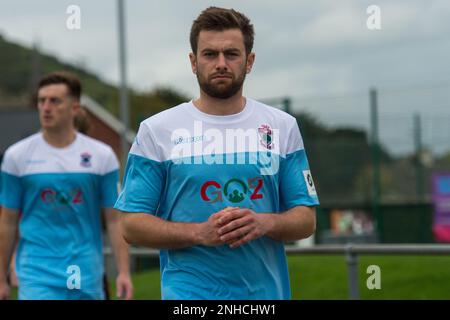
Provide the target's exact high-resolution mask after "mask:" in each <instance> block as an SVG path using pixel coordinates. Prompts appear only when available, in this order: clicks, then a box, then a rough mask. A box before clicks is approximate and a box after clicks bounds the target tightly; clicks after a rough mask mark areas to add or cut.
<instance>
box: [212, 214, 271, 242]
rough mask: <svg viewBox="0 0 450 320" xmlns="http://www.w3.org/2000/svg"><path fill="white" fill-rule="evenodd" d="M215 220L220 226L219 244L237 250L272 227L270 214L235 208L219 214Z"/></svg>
mask: <svg viewBox="0 0 450 320" xmlns="http://www.w3.org/2000/svg"><path fill="white" fill-rule="evenodd" d="M215 219H216V220H217V222H218V225H219V226H220V227H219V229H218V236H219V240H220V241H221V242H224V243H227V244H229V245H230V247H231V248H237V247H239V246H241V245H243V244H245V243H247V242H249V241H251V240H254V239H257V238H259V237H262V236H264V235H265V234H267V232H269V230H270V229H271V227H272V225H273V220H272V219H271V215H270V214H264V213H259V214H257V213H255V212H254V211H253V210H250V209H240V208H235V209H234V210H230V211H226V212H223V211H221V212H219V213H217V214H216V216H215Z"/></svg>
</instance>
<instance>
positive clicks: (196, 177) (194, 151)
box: [115, 7, 319, 299]
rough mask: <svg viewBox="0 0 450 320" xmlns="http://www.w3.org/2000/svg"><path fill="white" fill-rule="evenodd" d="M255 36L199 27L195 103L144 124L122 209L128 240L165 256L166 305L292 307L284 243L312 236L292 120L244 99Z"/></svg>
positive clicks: (304, 169) (239, 22)
mask: <svg viewBox="0 0 450 320" xmlns="http://www.w3.org/2000/svg"><path fill="white" fill-rule="evenodd" d="M253 38H254V30H253V26H252V24H251V23H250V21H249V19H248V18H247V17H246V16H245V15H243V14H242V13H240V12H237V11H235V10H228V9H222V8H217V7H210V8H208V9H206V10H204V11H203V12H202V13H201V14H200V15H199V17H198V18H197V19H196V20H195V21H194V23H193V25H192V29H191V35H190V42H191V48H192V53H190V55H189V58H190V63H191V67H192V71H193V73H194V74H195V75H196V77H197V80H198V83H199V87H200V96H199V98H197V99H195V100H192V101H189V102H186V103H183V104H180V105H178V106H175V107H173V108H171V109H168V110H165V111H163V112H161V113H159V114H156V115H154V116H152V117H150V118H148V119H146V120H145V121H143V122H142V123H141V125H140V128H139V131H138V134H137V137H136V140H135V142H134V143H133V146H132V148H131V150H130V153H129V156H128V162H127V167H126V175H125V178H124V183H123V189H122V193H121V194H120V195H119V199H118V201H117V203H116V205H115V207H116V208H117V209H119V210H121V211H123V212H124V213H125V214H124V215H123V218H122V223H123V230H124V236H125V239H126V240H127V241H128V242H129V243H132V244H136V245H141V246H147V247H151V248H158V249H161V251H160V264H161V290H162V298H163V299H289V298H290V283H289V275H288V268H287V262H286V256H285V252H284V245H283V243H284V242H286V241H294V240H298V239H302V238H307V237H309V236H310V235H311V234H313V232H314V230H315V224H316V218H315V208H314V207H315V206H317V205H318V203H319V202H318V197H317V193H316V190H315V188H314V184H313V180H312V177H311V173H310V171H309V166H308V161H307V157H306V153H305V150H304V147H303V141H302V138H301V135H300V131H299V128H298V125H297V122H296V119H295V118H294V117H292V116H290V115H289V114H287V113H285V112H283V111H281V110H279V109H276V108H273V107H270V106H267V105H265V104H263V103H260V102H258V101H255V100H253V99H250V98H248V97H244V96H243V83H244V80H245V77H246V74H248V73H250V71H251V69H252V67H253V63H254V61H255V54H254V53H253V52H252V48H253Z"/></svg>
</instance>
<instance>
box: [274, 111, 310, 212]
mask: <svg viewBox="0 0 450 320" xmlns="http://www.w3.org/2000/svg"><path fill="white" fill-rule="evenodd" d="M280 194H281V197H280V199H281V202H282V203H281V207H282V209H283V210H288V209H290V208H293V207H295V206H299V205H303V206H317V205H319V198H318V196H317V192H316V188H315V186H314V182H313V178H312V174H311V171H310V169H309V163H308V158H307V155H306V151H305V149H304V145H303V139H302V137H301V134H300V130H299V127H298V125H297V122H296V121H295V119H294V121H293V123H292V125H291V128H290V132H289V134H288V141H287V144H286V151H285V156H284V157H282V159H281V163H280Z"/></svg>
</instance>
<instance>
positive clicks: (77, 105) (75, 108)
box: [72, 100, 81, 114]
mask: <svg viewBox="0 0 450 320" xmlns="http://www.w3.org/2000/svg"><path fill="white" fill-rule="evenodd" d="M80 109H81V104H80V101H77V100H74V101H73V102H72V111H73V113H74V114H78V112H80Z"/></svg>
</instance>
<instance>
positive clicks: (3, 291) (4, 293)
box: [0, 281, 11, 300]
mask: <svg viewBox="0 0 450 320" xmlns="http://www.w3.org/2000/svg"><path fill="white" fill-rule="evenodd" d="M10 294H11V290H10V288H9V285H8V283H7V282H6V281H0V300H8V299H9V298H10Z"/></svg>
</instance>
